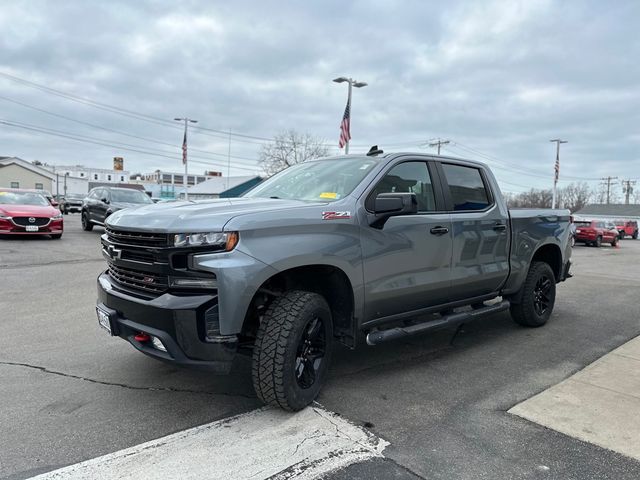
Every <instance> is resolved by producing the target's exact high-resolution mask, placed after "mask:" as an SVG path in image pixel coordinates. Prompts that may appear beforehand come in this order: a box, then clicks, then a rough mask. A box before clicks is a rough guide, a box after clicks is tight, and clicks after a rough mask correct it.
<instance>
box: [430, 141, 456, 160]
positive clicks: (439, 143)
mask: <svg viewBox="0 0 640 480" xmlns="http://www.w3.org/2000/svg"><path fill="white" fill-rule="evenodd" d="M449 143H451V142H450V140H440V139H438V140H437V141H433V142H429V146H430V147H438V156H439V155H440V147H441V146H442V145H449Z"/></svg>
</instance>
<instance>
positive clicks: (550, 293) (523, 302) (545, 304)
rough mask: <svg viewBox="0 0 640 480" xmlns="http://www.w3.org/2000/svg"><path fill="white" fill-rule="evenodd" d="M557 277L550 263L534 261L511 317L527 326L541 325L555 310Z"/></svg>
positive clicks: (514, 304)
mask: <svg viewBox="0 0 640 480" xmlns="http://www.w3.org/2000/svg"><path fill="white" fill-rule="evenodd" d="M555 301H556V279H555V275H554V274H553V270H552V269H551V267H550V266H549V264H548V263H545V262H533V263H532V264H531V267H529V273H527V278H526V279H525V281H524V283H523V284H522V287H521V296H520V302H519V303H512V304H511V317H512V318H513V320H514V321H515V322H516V323H518V324H520V325H523V326H525V327H541V326H542V325H544V324H545V323H547V320H549V317H550V316H551V313H552V312H553V306H554V305H555Z"/></svg>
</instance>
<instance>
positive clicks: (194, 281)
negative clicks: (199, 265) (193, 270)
mask: <svg viewBox="0 0 640 480" xmlns="http://www.w3.org/2000/svg"><path fill="white" fill-rule="evenodd" d="M170 285H171V286H172V287H181V288H218V282H217V281H216V279H215V278H196V277H193V278H190V277H171V279H170Z"/></svg>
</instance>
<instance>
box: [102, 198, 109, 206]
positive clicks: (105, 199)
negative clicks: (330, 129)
mask: <svg viewBox="0 0 640 480" xmlns="http://www.w3.org/2000/svg"><path fill="white" fill-rule="evenodd" d="M100 201H101V202H102V203H106V204H107V205H108V204H109V199H108V198H107V197H102V198H101V199H100Z"/></svg>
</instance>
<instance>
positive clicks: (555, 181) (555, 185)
mask: <svg viewBox="0 0 640 480" xmlns="http://www.w3.org/2000/svg"><path fill="white" fill-rule="evenodd" d="M549 141H550V142H556V165H555V167H554V176H553V200H551V208H556V200H557V199H558V177H559V176H560V144H561V143H569V142H568V141H567V140H560V139H559V138H556V139H554V140H549Z"/></svg>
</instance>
